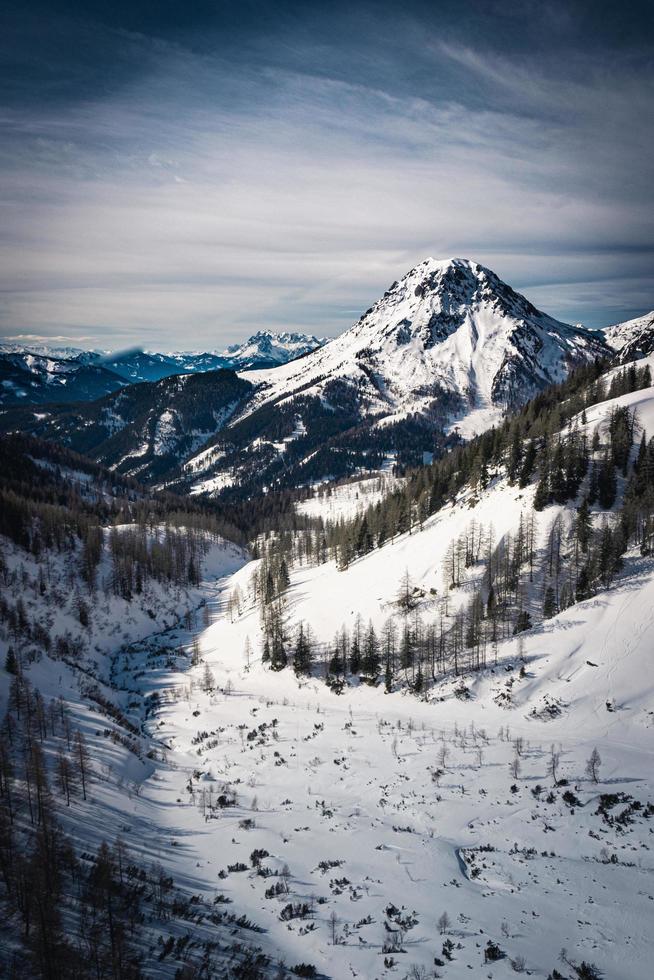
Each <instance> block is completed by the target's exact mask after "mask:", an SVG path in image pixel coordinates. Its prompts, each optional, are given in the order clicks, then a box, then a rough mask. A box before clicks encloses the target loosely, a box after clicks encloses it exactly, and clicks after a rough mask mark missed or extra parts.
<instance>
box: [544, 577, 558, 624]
mask: <svg viewBox="0 0 654 980" xmlns="http://www.w3.org/2000/svg"><path fill="white" fill-rule="evenodd" d="M555 615H556V594H555V592H554V589H553V588H552V586H551V585H548V586H547V588H546V589H545V598H544V600H543V619H551V618H552V616H555Z"/></svg>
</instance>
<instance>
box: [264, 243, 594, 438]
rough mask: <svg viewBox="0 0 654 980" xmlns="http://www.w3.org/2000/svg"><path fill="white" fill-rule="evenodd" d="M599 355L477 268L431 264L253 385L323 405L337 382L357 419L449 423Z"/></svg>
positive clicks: (574, 330) (590, 338)
mask: <svg viewBox="0 0 654 980" xmlns="http://www.w3.org/2000/svg"><path fill="white" fill-rule="evenodd" d="M607 350H608V349H607V346H606V344H605V342H604V340H603V339H602V337H601V335H600V334H596V333H593V332H591V331H588V330H584V329H583V328H581V327H573V326H571V325H570V324H567V323H561V322H560V321H558V320H555V319H553V318H552V317H550V316H547V315H546V314H545V313H541V312H540V311H539V310H537V309H536V307H535V306H534V305H533V304H532V303H530V302H529V300H527V299H526V298H525V297H524V296H521V295H520V294H519V293H517V292H515V290H513V289H512V288H511V287H510V286H508V285H507V284H506V283H504V282H502V280H501V279H500V278H499V277H498V276H497V275H496V274H495V273H494V272H492V271H491V270H490V269H487V268H485V267H484V266H482V265H480V264H479V263H478V262H473V261H471V260H470V259H460V258H453V259H445V260H439V259H433V258H429V259H426V260H425V261H424V262H421V263H420V265H417V266H416V267H415V268H414V269H412V270H411V271H410V272H408V273H407V274H406V275H405V276H403V278H402V279H400V280H399V281H398V282H394V283H393V285H392V286H391V287H390V288H389V289H388V290H387V291H386V292H385V293H384V295H383V296H382V297H381V299H379V300H378V301H377V302H376V303H375V304H374V305H373V306H371V307H370V309H369V310H367V311H366V312H365V313H364V314H363V316H362V317H361V318H360V320H358V321H357V323H355V324H354V326H352V327H351V328H350V329H349V330H347V331H346V332H345V333H344V334H342V335H341V336H340V337H338V338H336V339H335V340H333V341H331V342H330V343H328V344H327V345H326V346H325V347H323V348H321V349H320V350H316V351H314V352H313V353H311V354H309V355H308V356H307V357H305V358H304V359H303V360H302V361H301V362H300V363H297V364H289V365H286V366H285V367H282V368H280V369H277V370H275V371H273V372H269V373H261V374H260V375H258V380H259V381H260V382H261V383H262V384H263V386H264V389H263V392H262V394H263V395H264V397H265V400H268V399H270V398H278V397H280V396H283V395H291V394H292V393H293V392H294V391H297V390H299V389H300V388H301V389H302V391H303V393H304V394H308V393H309V392H311V393H316V394H320V395H321V396H322V397H327V398H328V399H330V390H331V389H332V388H333V386H334V383H335V382H336V381H337V380H339V381H340V382H342V383H344V384H346V385H348V386H349V387H350V389H351V393H352V396H353V397H354V398H356V400H357V402H358V404H359V406H360V409H361V410H362V411H363V412H364V414H374V415H377V414H381V415H384V416H389V415H391V416H393V415H397V414H398V413H399V414H400V415H403V414H406V413H407V412H411V413H416V412H418V413H422V414H427V415H428V416H433V415H434V414H435V415H436V416H438V417H439V418H442V417H443V411H444V410H445V412H446V414H448V415H449V416H450V417H451V419H452V420H454V419H456V417H457V416H461V417H463V416H468V415H469V413H470V411H471V410H473V411H475V412H477V413H478V412H479V411H483V410H486V411H488V410H492V409H499V410H502V409H504V408H507V407H513V406H516V405H519V404H522V403H523V402H525V401H526V400H527V399H528V398H530V397H531V396H532V395H534V394H535V393H536V392H537V391H539V390H541V389H542V388H544V387H545V386H546V385H548V384H551V383H552V382H556V381H560V380H562V378H563V377H565V375H566V374H567V372H568V370H569V368H570V367H571V366H572V365H573V364H575V363H578V362H580V361H584V360H588V359H592V358H594V357H597V356H600V355H604V354H606V353H607ZM475 421H476V422H477V423H478V424H479V426H480V427H482V426H483V421H484V420H483V418H482V417H481V416H479V415H477V416H476V417H475Z"/></svg>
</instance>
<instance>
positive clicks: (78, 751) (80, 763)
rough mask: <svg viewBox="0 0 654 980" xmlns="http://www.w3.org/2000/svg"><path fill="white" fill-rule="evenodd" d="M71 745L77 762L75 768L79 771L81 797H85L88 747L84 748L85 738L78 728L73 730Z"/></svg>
mask: <svg viewBox="0 0 654 980" xmlns="http://www.w3.org/2000/svg"><path fill="white" fill-rule="evenodd" d="M73 747H74V752H75V761H76V762H77V770H78V772H79V778H80V782H81V784H82V797H83V799H86V781H87V779H88V774H89V753H88V749H87V748H86V739H85V738H84V736H83V735H82V733H81V732H80V731H79V729H78V730H77V731H76V732H75V736H74V738H73Z"/></svg>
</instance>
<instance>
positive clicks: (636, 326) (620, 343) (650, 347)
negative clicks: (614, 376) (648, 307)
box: [604, 310, 654, 364]
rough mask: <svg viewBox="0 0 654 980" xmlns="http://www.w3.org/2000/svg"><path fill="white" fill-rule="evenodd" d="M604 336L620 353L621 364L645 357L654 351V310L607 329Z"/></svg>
mask: <svg viewBox="0 0 654 980" xmlns="http://www.w3.org/2000/svg"><path fill="white" fill-rule="evenodd" d="M604 335H605V337H606V342H607V343H608V345H609V346H610V347H612V348H613V349H614V350H616V351H617V352H618V360H619V361H620V363H621V364H626V363H627V362H628V361H633V360H636V359H637V358H639V357H645V356H646V355H647V354H651V353H652V351H654V310H653V311H652V312H651V313H646V314H645V315H644V316H639V317H636V319H635V320H625V321H624V323H616V324H614V325H613V326H612V327H607V328H606V330H605V331H604Z"/></svg>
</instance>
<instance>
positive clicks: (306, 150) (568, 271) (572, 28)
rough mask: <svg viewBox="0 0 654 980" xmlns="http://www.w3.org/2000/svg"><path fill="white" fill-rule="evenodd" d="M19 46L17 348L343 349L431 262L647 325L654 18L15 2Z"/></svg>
mask: <svg viewBox="0 0 654 980" xmlns="http://www.w3.org/2000/svg"><path fill="white" fill-rule="evenodd" d="M518 6H519V11H518V12H517V13H516V7H518ZM0 37H1V38H3V40H2V41H0V83H1V89H2V92H3V93H4V95H3V101H2V106H1V107H0V126H1V132H0V184H1V186H0V208H1V210H0V260H1V261H0V288H1V289H2V302H1V304H0V334H2V335H3V336H5V337H10V336H11V337H18V336H21V337H26V338H35V339H36V338H51V339H52V338H57V339H58V342H61V343H80V344H83V345H90V346H92V345H102V346H116V347H119V346H124V345H126V344H131V343H137V344H142V345H144V346H147V347H159V348H170V347H177V348H214V347H222V346H224V345H225V344H226V343H229V342H232V341H234V340H239V339H242V338H244V337H246V336H247V335H249V334H250V333H252V332H253V331H254V330H256V329H261V328H271V329H276V330H282V329H298V330H304V331H307V332H312V333H318V334H325V335H334V334H336V333H338V332H340V331H341V330H342V329H344V328H345V327H347V326H348V325H349V324H350V323H351V322H353V320H355V319H356V318H357V316H358V315H359V314H360V313H361V311H362V310H364V309H366V308H367V307H368V306H369V305H370V303H371V302H372V301H373V300H374V299H376V298H377V297H378V296H379V295H380V294H381V293H382V292H383V291H384V290H385V289H386V288H387V286H388V285H389V284H390V283H391V282H392V281H393V280H394V279H396V278H398V277H399V276H400V275H402V274H403V273H404V272H406V271H407V270H408V269H409V268H411V266H413V265H414V264H416V263H417V262H419V261H421V260H422V259H423V258H425V257H427V256H428V255H434V256H436V257H447V256H452V255H459V256H466V257H470V258H474V259H477V260H478V261H481V262H483V263H484V264H486V265H488V266H490V267H491V268H492V269H494V270H495V271H496V272H497V273H498V274H499V275H500V276H501V277H502V278H504V279H505V280H506V281H507V282H509V283H511V285H513V286H514V287H515V288H518V289H520V290H521V291H522V292H524V293H526V295H527V296H528V297H529V298H530V299H531V300H532V301H533V302H534V303H535V304H536V305H537V306H539V307H541V308H542V309H544V310H546V311H547V312H548V313H551V314H553V315H555V316H558V317H560V318H561V319H565V320H568V321H573V322H578V321H582V322H584V323H586V324H587V325H589V326H601V325H604V324H608V323H611V322H615V321H617V320H620V319H625V318H627V317H631V316H636V315H638V314H639V313H642V312H645V311H646V310H649V309H651V308H652V307H654V263H653V261H652V259H653V257H654V227H653V226H654V207H653V204H654V202H653V200H652V198H653V196H654V191H653V186H654V181H653V179H652V178H653V176H654V174H653V164H652V159H653V152H652V151H653V149H654V147H653V143H654V139H653V134H654V91H653V89H654V64H653V61H654V47H653V45H652V38H653V31H652V5H646V4H642V5H640V4H628V5H621V6H620V7H619V8H618V7H617V5H615V4H613V5H609V4H607V5H603V4H602V3H595V4H585V3H547V2H545V3H536V2H530V0H526V2H523V3H521V4H520V5H516V4H515V3H511V4H509V3H504V2H499V0H487V2H484V3H468V4H463V3H461V2H458V3H450V2H443V3H438V2H432V3H423V2H408V3H406V2H405V3H403V4H401V5H400V4H399V3H393V4H391V3H355V2H350V3H349V4H340V3H339V2H334V3H329V4H327V3H325V4H321V3H307V2H305V3H302V4H299V3H297V4H296V3H283V2H278V3H274V4H273V3H253V2H243V3H240V4H234V3H229V4H227V3H221V2H201V3H193V2H188V3H186V4H183V5H182V4H180V3H177V2H175V3H173V2H170V0H159V2H154V0H152V2H148V3H145V2H139V0H136V2H133V3H121V2H119V0H114V2H112V3H110V2H108V0H107V2H99V0H85V2H77V3H75V2H56V0H54V2H50V3H43V2H34V3H29V4H25V3H24V2H23V3H21V4H17V3H16V4H15V5H13V6H12V0H10V2H9V4H5V12H4V14H3V21H2V23H0Z"/></svg>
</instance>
